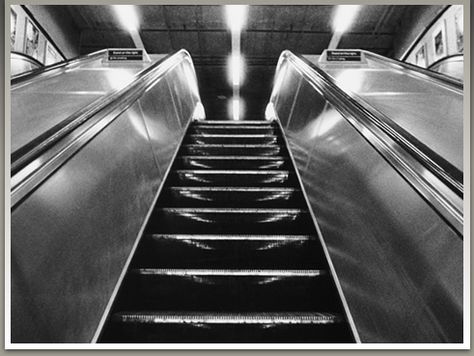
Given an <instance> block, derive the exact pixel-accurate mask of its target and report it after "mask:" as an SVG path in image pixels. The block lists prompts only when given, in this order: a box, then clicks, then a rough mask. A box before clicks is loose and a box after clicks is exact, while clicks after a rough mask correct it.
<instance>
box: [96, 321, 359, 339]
mask: <svg viewBox="0 0 474 356" xmlns="http://www.w3.org/2000/svg"><path fill="white" fill-rule="evenodd" d="M115 328H116V329H115V330H114V331H115V333H116V335H115V336H114V337H113V338H112V337H110V338H109V339H108V340H107V339H105V340H104V341H105V342H143V343H152V342H158V343H160V342H161V343H165V342H169V343H173V342H179V343H187V342H188V343H212V342H224V343H226V342H227V343H242V342H249V343H321V342H330V343H345V342H348V341H347V340H351V335H350V331H349V330H348V328H347V326H346V325H345V324H335V325H268V324H267V325H238V324H224V325H222V324H168V325H163V324H161V325H147V324H144V325H143V324H142V325H136V324H122V325H116V326H115Z"/></svg>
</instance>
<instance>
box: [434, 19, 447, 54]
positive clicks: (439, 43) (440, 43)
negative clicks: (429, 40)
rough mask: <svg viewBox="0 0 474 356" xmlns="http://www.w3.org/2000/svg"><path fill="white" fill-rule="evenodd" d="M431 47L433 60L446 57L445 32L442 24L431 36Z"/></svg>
mask: <svg viewBox="0 0 474 356" xmlns="http://www.w3.org/2000/svg"><path fill="white" fill-rule="evenodd" d="M433 45H434V52H435V59H439V58H442V57H443V56H445V55H446V31H445V24H444V22H442V23H441V25H440V26H439V27H438V28H437V29H436V31H435V32H434V35H433Z"/></svg>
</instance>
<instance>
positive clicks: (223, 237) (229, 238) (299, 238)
mask: <svg viewBox="0 0 474 356" xmlns="http://www.w3.org/2000/svg"><path fill="white" fill-rule="evenodd" d="M146 237H148V238H153V239H170V240H171V239H172V240H200V241H201V240H202V241H214V240H218V241H221V240H222V241H308V240H311V239H314V238H315V237H314V236H312V235H248V234H235V235H227V234H226V235H224V234H222V235H217V234H147V235H146Z"/></svg>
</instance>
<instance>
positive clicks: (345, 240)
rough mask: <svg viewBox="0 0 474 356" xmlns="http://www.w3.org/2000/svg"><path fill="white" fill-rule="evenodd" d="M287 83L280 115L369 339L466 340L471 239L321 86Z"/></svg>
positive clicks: (363, 334)
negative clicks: (466, 254)
mask: <svg viewBox="0 0 474 356" xmlns="http://www.w3.org/2000/svg"><path fill="white" fill-rule="evenodd" d="M288 71H289V73H287V76H286V80H285V81H284V83H288V82H291V83H295V82H297V80H296V78H297V76H298V75H297V74H296V73H294V72H291V69H289V68H288ZM283 86H285V84H283ZM283 86H282V88H281V90H280V91H279V95H277V96H276V102H275V103H274V104H275V109H276V112H277V114H278V116H279V118H280V120H281V122H282V126H283V128H284V129H285V134H286V136H287V138H288V141H289V145H290V150H291V151H292V154H293V155H294V158H295V161H296V165H297V168H298V171H299V172H300V174H301V178H302V180H303V185H304V189H305V191H306V193H307V196H308V198H309V200H310V203H311V207H312V209H313V211H314V214H315V216H316V219H317V222H318V224H319V226H320V228H321V231H322V234H323V238H324V240H325V242H326V244H327V246H328V249H329V253H330V256H331V259H332V261H333V263H334V266H335V270H336V273H337V275H338V277H339V280H340V282H341V286H342V289H343V292H344V295H345V297H346V299H347V302H348V306H349V309H350V312H351V314H352V317H353V319H354V321H355V325H356V327H357V330H358V332H359V335H360V337H361V340H362V342H406V343H410V342H417V343H420V342H462V335H463V241H462V239H460V238H459V237H458V236H457V235H456V233H455V232H454V231H452V230H451V229H450V228H449V227H448V225H447V224H446V223H445V222H444V221H443V220H442V219H441V218H440V216H439V215H437V214H436V213H435V212H434V210H433V209H432V208H431V207H430V206H429V205H428V204H427V203H426V201H424V200H423V199H422V198H421V197H420V195H418V194H417V193H416V192H415V191H414V189H412V188H411V186H410V185H409V184H408V183H407V182H406V181H405V180H404V179H403V178H402V177H401V176H400V175H399V174H398V173H397V172H396V171H395V170H394V169H393V168H392V167H391V166H390V165H389V164H388V163H387V162H386V161H385V160H384V159H383V158H382V156H381V155H380V154H379V153H378V152H377V151H376V150H375V149H374V148H373V147H372V146H371V145H370V144H369V143H368V142H367V141H366V140H365V139H364V138H363V137H362V136H361V135H360V134H359V133H358V132H357V131H356V130H355V129H354V128H353V127H352V126H351V125H350V124H349V123H348V121H346V120H345V119H344V118H343V117H342V116H341V114H340V113H339V112H338V111H337V110H336V109H335V108H334V107H333V106H332V105H330V104H329V103H328V102H327V101H326V100H325V99H324V98H323V97H322V95H320V93H318V92H317V91H316V90H315V89H314V88H313V87H311V86H310V85H309V84H308V83H307V82H303V83H302V84H301V87H300V88H299V89H297V87H295V86H293V88H292V89H293V90H291V89H290V88H288V87H286V88H284V87H283ZM296 90H298V95H297V96H296V100H295V101H294V100H293V98H294V97H295V95H294V93H295V91H296ZM291 93H293V94H291ZM288 105H290V106H289V107H290V108H292V110H290V111H288Z"/></svg>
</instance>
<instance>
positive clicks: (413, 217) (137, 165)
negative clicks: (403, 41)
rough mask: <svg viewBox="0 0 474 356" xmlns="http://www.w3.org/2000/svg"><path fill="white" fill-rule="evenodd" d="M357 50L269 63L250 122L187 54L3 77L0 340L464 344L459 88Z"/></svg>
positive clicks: (90, 60) (100, 60)
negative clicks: (6, 191) (7, 129)
mask: <svg viewBox="0 0 474 356" xmlns="http://www.w3.org/2000/svg"><path fill="white" fill-rule="evenodd" d="M362 53H363V54H364V55H365V57H366V60H367V63H365V62H361V63H358V64H357V63H353V64H350V65H348V64H344V63H342V64H337V63H326V62H324V60H323V59H324V58H323V57H322V59H321V58H319V59H317V60H316V59H315V58H312V59H311V58H310V59H311V61H310V60H309V59H306V58H305V57H303V56H297V55H294V54H292V53H290V52H288V51H285V52H283V53H282V55H281V57H280V60H279V65H278V67H277V71H276V75H275V85H274V88H273V92H272V96H271V97H270V100H269V102H268V104H267V107H266V108H267V110H266V111H265V119H266V120H265V121H241V122H240V121H217V120H216V121H214V120H205V118H206V117H207V118H209V117H210V118H212V115H208V116H206V114H205V110H204V107H203V105H202V102H201V98H200V95H199V88H198V83H197V78H196V75H195V72H194V67H193V63H192V59H191V57H190V55H189V53H187V52H186V51H184V50H181V51H178V52H176V53H174V54H171V55H169V56H162V55H156V56H155V57H153V58H152V59H153V60H152V62H149V63H148V62H147V63H145V62H143V63H141V62H140V63H122V64H120V63H116V64H115V63H114V64H111V63H108V62H107V61H106V57H104V56H105V54H106V52H101V53H95V54H91V55H88V56H86V57H85V58H80V59H78V60H76V61H72V62H68V63H64V64H61V65H58V66H57V67H51V68H49V69H48V68H45V69H44V70H42V71H41V72H38V73H37V74H35V75H29V76H27V77H25V78H23V79H21V80H18V81H12V84H13V86H12V91H11V96H12V124H16V126H15V127H16V128H17V129H18V130H12V136H11V140H12V157H11V172H12V173H11V179H10V183H11V184H10V186H11V195H10V201H11V217H10V219H9V221H10V222H11V238H10V239H7V250H9V252H10V255H9V256H10V260H11V265H10V266H8V265H7V267H10V270H9V271H7V275H8V273H9V272H10V276H11V283H10V284H8V283H7V285H6V293H7V295H10V296H11V308H10V313H11V315H10V320H11V340H7V342H8V341H11V342H12V343H33V342H34V343H43V344H45V343H96V342H101V343H119V342H120V343H127V342H130V343H133V342H157V343H166V342H179V343H185V342H199V343H205V342H235V343H239V342H242V343H245V342H248V343H257V342H258V343H260V342H261V343H267V342H277V343H282V342H288V343H293V342H304V343H313V342H314V343H316V342H328V343H331V342H332V343H349V342H370V343H398V342H400V343H402V342H403V343H408V342H410V343H414V342H418V343H419V342H423V343H435V342H436V343H447V342H451V343H459V342H462V341H463V335H464V334H463V330H464V329H463V325H464V323H465V320H464V319H463V311H464V309H463V305H464V304H463V302H464V299H463V292H464V290H466V288H468V285H465V284H464V282H463V277H464V276H465V272H463V271H464V270H463V266H464V264H463V262H466V261H465V260H464V259H463V256H464V255H463V254H464V248H465V246H464V239H463V231H464V230H463V229H464V220H463V197H464V194H465V193H464V190H463V181H462V176H463V165H462V158H463V156H462V151H461V152H459V149H460V147H462V144H460V143H462V135H461V134H462V132H463V131H462V120H460V119H462V107H463V106H462V103H463V95H462V88H458V87H457V86H456V85H455V84H456V83H454V84H453V83H450V82H449V81H448V82H446V81H442V80H441V79H440V78H437V77H432V76H431V74H430V73H428V74H427V73H421V72H419V70H418V69H416V68H415V69H413V68H405V67H403V66H402V67H400V65H399V64H397V63H391V62H390V61H389V60H388V59H385V58H377V57H374V55H373V54H369V53H365V52H362ZM98 68H100V70H97V69H98ZM99 73H101V74H100V75H103V77H100V78H99V79H101V80H96V78H97V75H99ZM86 74H87V77H91V78H94V80H84V81H80V82H79V81H77V80H75V78H78V77H81V78H82V77H83V76H85V75H86ZM117 77H121V78H123V79H124V81H121V82H120V83H119V84H120V85H119V86H115V85H112V84H116V83H114V78H117ZM107 78H109V79H111V82H110V83H109V84H110V85H109V84H107V85H105V84H104V83H107V82H105V81H104V80H105V79H107ZM354 78H355V79H357V80H352V79H354ZM102 79H104V80H102ZM348 82H350V83H361V84H363V85H361V86H360V88H359V89H358V90H356V89H357V88H355V87H352V88H348V87H347V85H345V84H347V83H348ZM58 83H59V84H61V85H58ZM70 83H75V84H77V86H75V90H74V91H73V92H70V93H63V94H65V96H64V97H62V99H61V100H57V95H58V93H57V92H60V91H62V89H63V88H64V87H67V86H69V85H70ZM81 83H82V84H81ZM96 83H102V84H103V87H101V88H99V89H100V90H98V89H97V90H95V89H94V90H92V89H93V86H94V85H95V84H96ZM387 83H389V84H390V85H389V84H387ZM79 84H81V86H80V87H79ZM83 84H84V85H83ZM102 84H101V85H102ZM382 84H383V88H381V85H382ZM387 85H389V86H387ZM46 87H47V88H54V89H55V91H54V92H46V93H43V92H42V91H43V88H46ZM76 89H77V90H76ZM78 89H80V90H78ZM83 90H84V91H89V94H90V95H89V94H88V95H83V94H79V93H82V91H83ZM430 92H433V93H435V94H433V93H431V94H430ZM32 93H33V94H32ZM415 94H416V97H415V99H413V98H414V95H415ZM38 95H39V96H41V98H42V101H41V102H39V101H37V100H33V98H36V97H38ZM66 97H67V100H66ZM79 97H82V98H83V100H79ZM25 98H27V99H28V100H25ZM53 99H54V100H53ZM69 102H71V103H74V105H69ZM15 103H16V104H15ZM38 103H39V104H38ZM37 104H38V105H39V107H40V108H39V109H38V107H37ZM75 105H77V107H76V106H75ZM442 106H443V109H442V110H441V107H442ZM78 107H80V109H78ZM64 108H67V111H64V110H63V109H64ZM53 112H54V113H56V114H51V113H53ZM25 113H28V115H30V116H25V115H24V114H25ZM435 113H438V114H437V115H435ZM446 113H447V114H449V115H447V114H446ZM212 114H216V113H215V112H214V113H212ZM445 114H446V115H445ZM415 116H416V117H415ZM23 119H24V120H23ZM412 119H413V120H412ZM414 119H416V120H414ZM22 120H23V121H22ZM23 122H26V123H28V125H31V124H32V123H34V126H35V128H38V130H36V129H35V130H32V129H31V127H30V126H24V125H23V124H22V123H23ZM439 125H443V128H446V130H444V129H443V130H438V129H437V127H438V126H439ZM12 127H14V126H12ZM424 127H426V129H424ZM39 128H41V130H40V129H39ZM420 128H423V129H422V130H420ZM428 128H430V130H431V128H432V129H433V131H436V132H433V135H431V133H430V134H426V132H428V131H429V130H428ZM448 129H449V130H448ZM23 133H26V134H28V135H27V136H24V135H23ZM439 133H442V135H441V136H444V135H446V136H449V138H450V139H449V140H447V139H444V138H443V137H440V136H437V135H438V134H439ZM435 134H436V135H435ZM427 137H428V138H427ZM316 221H317V225H316V223H315V222H316ZM8 244H9V245H8ZM45 256H47V258H45ZM439 261H443V263H439ZM467 262H468V261H467ZM57 266H61V268H57ZM336 272H337V276H336ZM463 273H464V274H463ZM57 291H60V292H57ZM349 311H350V312H349Z"/></svg>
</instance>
